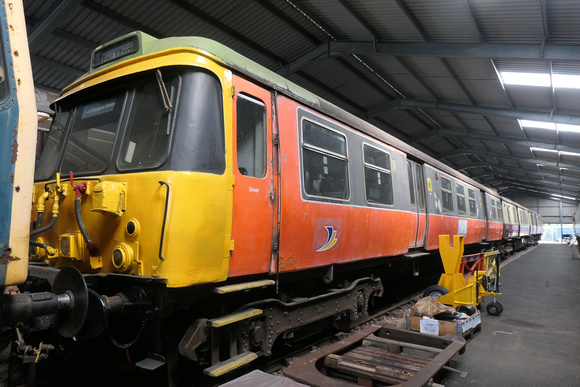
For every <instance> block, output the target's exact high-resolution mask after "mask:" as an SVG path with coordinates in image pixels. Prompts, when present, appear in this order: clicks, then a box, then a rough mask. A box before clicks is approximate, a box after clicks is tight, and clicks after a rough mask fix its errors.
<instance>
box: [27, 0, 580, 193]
mask: <svg viewBox="0 0 580 387" xmlns="http://www.w3.org/2000/svg"><path fill="white" fill-rule="evenodd" d="M60 4H61V1H60V0H24V9H25V13H26V22H27V26H28V28H29V35H31V37H33V38H34V39H32V40H31V54H32V63H33V71H34V79H35V83H36V86H37V87H38V88H44V89H48V90H51V91H56V90H60V89H62V88H64V87H65V86H66V85H67V84H68V83H70V82H72V81H73V80H74V79H76V78H77V76H78V75H79V74H80V73H81V72H83V71H86V70H87V69H88V64H89V59H90V51H91V50H92V49H94V48H95V47H96V46H98V45H100V44H103V43H105V42H107V41H109V40H111V39H113V38H116V37H118V36H120V35H124V34H126V33H128V32H131V31H134V30H137V29H140V30H143V31H144V32H146V33H149V34H151V35H154V36H156V37H165V36H202V37H206V38H210V39H214V40H216V41H218V42H220V43H222V44H224V45H226V46H228V47H230V48H232V49H234V50H236V51H238V52H240V53H241V54H242V55H244V56H246V57H248V58H250V59H252V60H254V61H256V62H258V63H260V64H261V65H263V66H265V67H266V68H269V69H271V70H273V71H281V70H282V69H284V75H285V76H286V77H287V78H288V79H290V80H292V81H293V82H295V83H297V84H298V85H301V86H303V87H305V88H306V89H308V90H310V91H312V92H314V93H316V94H318V95H319V96H321V97H322V98H325V99H327V100H328V101H330V102H332V103H334V104H336V105H339V106H341V107H343V108H344V109H346V110H347V111H349V112H351V113H353V114H356V115H359V116H360V117H361V118H365V119H367V120H369V121H370V122H371V123H372V124H373V125H376V126H378V127H379V128H380V129H382V130H384V131H386V132H388V133H391V134H393V135H395V136H396V137H398V138H400V139H402V140H403V141H405V142H408V143H409V142H413V141H416V142H415V143H414V144H416V145H417V146H418V147H419V148H420V149H421V150H423V151H425V152H427V153H428V154H429V155H431V156H433V157H435V158H440V159H441V160H442V161H443V162H445V163H447V164H448V165H450V166H451V167H453V168H456V169H461V168H462V166H468V168H467V169H465V172H466V173H468V174H471V175H474V176H481V177H478V179H479V180H480V181H481V182H483V183H485V184H487V185H489V186H491V187H495V188H496V189H498V190H500V193H502V194H504V195H505V194H509V193H510V192H511V193H515V192H517V191H518V190H521V189H522V187H525V186H526V185H528V186H529V185H531V186H533V184H534V182H535V181H537V180H538V178H539V177H538V175H537V173H540V176H545V177H547V178H548V177H549V178H550V179H551V180H555V181H557V180H558V179H559V178H561V177H562V176H564V174H563V173H564V172H562V171H563V170H560V169H558V168H556V169H554V168H551V169H544V170H538V169H537V167H535V168H536V169H535V170H534V171H535V173H536V174H526V173H528V172H526V171H531V169H529V168H531V167H530V165H531V166H532V167H534V166H535V163H530V162H529V161H521V162H520V161H518V157H521V159H522V160H530V159H532V160H534V159H535V160H537V161H538V164H541V162H542V161H545V162H548V161H553V160H552V159H551V158H550V157H552V158H553V155H549V154H546V152H531V151H530V144H531V143H533V145H535V146H537V147H544V148H555V149H559V150H564V151H575V150H576V149H577V152H578V153H580V134H578V133H572V132H560V133H558V134H556V133H554V132H549V131H546V130H541V129H535V130H530V129H528V128H526V129H524V130H522V129H521V127H520V126H519V123H518V120H517V119H518V118H522V119H532V120H547V121H557V120H565V121H566V122H567V123H577V124H580V112H579V111H578V106H577V101H578V100H579V98H580V91H579V90H577V89H559V88H558V89H552V88H551V87H545V88H538V87H523V86H512V85H503V84H502V83H501V81H500V80H499V79H498V74H497V72H502V71H525V72H536V73H543V74H554V75H558V74H576V75H580V45H579V46H577V45H578V43H580V24H579V23H578V22H577V21H578V20H580V2H578V1H577V0H549V1H540V0H510V1H500V0H446V1H433V0H396V1H394V0H393V1H384V0H320V1H319V0H239V1H230V0H214V1H207V0H140V1H126V0H83V1H80V0H79V1H73V2H70V6H68V7H66V8H64V9H63V7H59V5H60ZM55 15H56V16H57V18H56V19H55V20H56V22H55V23H50V20H51V16H55ZM39 32H40V33H39ZM333 44H337V45H336V46H335V45H333ZM345 44H348V46H346V45H345ZM566 45H568V46H566ZM324 47H329V48H331V49H332V50H333V51H330V52H327V53H326V55H325V54H324V53H323V54H322V55H321V56H319V57H318V59H305V60H303V56H305V55H307V54H309V53H311V52H313V51H314V50H317V49H318V50H322V49H323V48H324ZM335 47H337V48H335ZM355 55H356V56H355ZM287 65H292V66H290V67H285V66H287ZM287 69H289V70H287ZM427 106H428V107H427ZM433 133H438V136H433ZM470 152H471V153H470ZM487 154H493V157H488V156H487ZM567 157H568V158H570V157H571V156H567ZM557 158H558V157H557V156H556V159H557ZM560 160H561V159H560ZM486 162H490V163H492V164H493V166H492V167H491V168H489V167H482V166H481V165H482V164H483V165H485V163H486ZM568 162H569V163H574V164H577V163H579V162H580V160H578V158H574V157H572V158H571V159H570V160H569V161H568ZM518 165H519V166H520V169H521V170H522V171H523V172H522V171H520V172H518V173H515V172H514V170H516V169H517V166H518ZM579 169H580V167H579ZM500 172H501V173H500ZM515 175H517V176H518V178H517V179H519V182H518V181H516V180H514V178H513V176H515ZM566 177H567V179H572V180H574V179H576V180H574V181H575V184H576V185H577V186H578V187H579V189H577V190H573V189H571V188H570V184H568V185H566V186H560V187H558V186H557V185H556V186H554V185H552V186H550V187H548V188H543V189H542V190H540V191H541V192H542V193H545V194H548V193H550V192H552V191H553V190H555V191H557V192H558V193H562V192H565V194H566V195H568V196H574V197H578V198H579V199H580V174H578V173H576V174H571V173H567V174H566Z"/></svg>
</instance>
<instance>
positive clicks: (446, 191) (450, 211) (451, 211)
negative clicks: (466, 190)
mask: <svg viewBox="0 0 580 387" xmlns="http://www.w3.org/2000/svg"><path fill="white" fill-rule="evenodd" d="M443 180H445V181H448V182H449V188H443ZM439 184H440V189H441V209H442V210H443V213H444V214H449V215H453V214H454V213H455V208H454V207H453V181H452V180H451V179H449V178H447V177H445V176H441V183H439ZM444 195H450V197H451V199H450V200H449V201H448V202H449V203H451V208H446V207H445V203H446V201H445V200H443V197H444Z"/></svg>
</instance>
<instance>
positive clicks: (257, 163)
mask: <svg viewBox="0 0 580 387" xmlns="http://www.w3.org/2000/svg"><path fill="white" fill-rule="evenodd" d="M236 109H237V132H236V135H237V145H238V158H237V160H238V170H239V171H240V173H241V174H242V175H246V176H252V177H260V178H262V177H264V176H265V175H266V105H265V104H264V103H263V102H262V101H259V100H256V99H253V98H250V97H248V96H245V95H242V94H239V95H238V102H237V106H236Z"/></svg>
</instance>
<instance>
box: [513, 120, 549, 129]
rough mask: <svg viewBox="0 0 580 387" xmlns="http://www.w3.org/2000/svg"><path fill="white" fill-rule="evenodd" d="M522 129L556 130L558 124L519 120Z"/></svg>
mask: <svg viewBox="0 0 580 387" xmlns="http://www.w3.org/2000/svg"><path fill="white" fill-rule="evenodd" d="M518 122H519V123H520V126H521V127H522V128H540V129H552V130H556V124H555V123H553V122H543V121H531V120H518Z"/></svg>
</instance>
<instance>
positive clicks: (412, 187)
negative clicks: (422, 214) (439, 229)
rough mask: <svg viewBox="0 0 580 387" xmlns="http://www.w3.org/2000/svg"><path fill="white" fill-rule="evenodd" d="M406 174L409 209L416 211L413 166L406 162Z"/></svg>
mask: <svg viewBox="0 0 580 387" xmlns="http://www.w3.org/2000/svg"><path fill="white" fill-rule="evenodd" d="M407 172H408V175H409V192H410V194H411V209H413V210H414V209H416V208H417V206H416V205H415V184H413V166H412V165H411V163H410V162H408V161H407Z"/></svg>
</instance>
